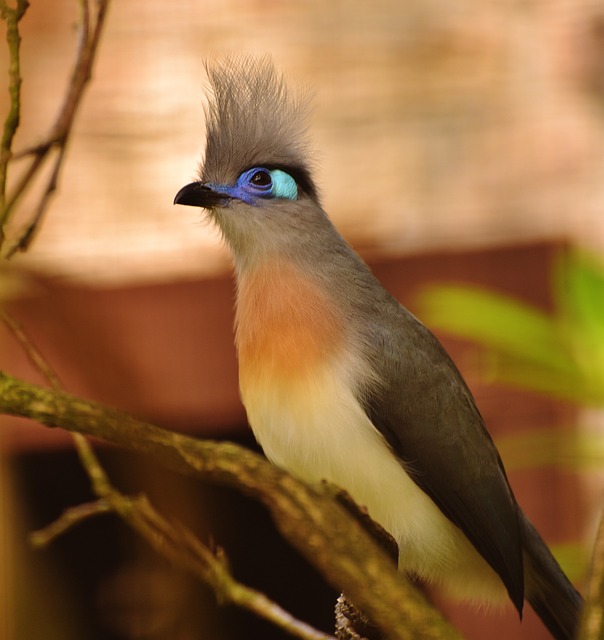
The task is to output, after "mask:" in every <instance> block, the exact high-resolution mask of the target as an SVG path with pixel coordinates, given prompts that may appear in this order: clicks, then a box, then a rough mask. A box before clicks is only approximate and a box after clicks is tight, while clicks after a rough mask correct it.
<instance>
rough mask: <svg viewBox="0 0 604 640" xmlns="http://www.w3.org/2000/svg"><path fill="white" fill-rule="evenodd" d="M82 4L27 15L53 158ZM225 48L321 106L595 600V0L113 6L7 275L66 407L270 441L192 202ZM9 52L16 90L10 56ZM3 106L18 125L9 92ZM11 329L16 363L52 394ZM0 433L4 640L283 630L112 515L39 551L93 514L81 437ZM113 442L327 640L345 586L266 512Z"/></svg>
mask: <svg viewBox="0 0 604 640" xmlns="http://www.w3.org/2000/svg"><path fill="white" fill-rule="evenodd" d="M78 15H79V14H78V3H77V2H76V1H75V0H50V1H49V0H45V1H44V2H42V1H40V0H38V1H36V0H31V6H30V8H29V10H28V12H27V14H26V16H25V18H24V19H23V21H22V23H21V27H22V36H23V42H22V75H23V78H24V83H23V96H22V99H23V103H22V108H23V114H22V124H21V127H20V129H19V131H18V134H17V138H16V143H15V145H14V148H15V150H19V149H23V148H26V147H30V146H32V145H35V144H36V143H38V142H39V141H40V140H42V139H43V138H44V137H45V136H46V135H47V134H48V131H49V129H50V127H51V125H52V123H53V122H54V119H55V118H56V115H57V113H58V111H59V108H60V106H61V103H62V99H63V96H64V94H65V91H66V87H67V83H68V80H69V76H70V73H71V70H72V64H73V61H74V54H75V47H76V24H77V20H78ZM234 52H235V53H236V52H249V53H262V54H264V53H269V54H271V55H272V56H273V58H274V60H275V62H276V64H277V66H278V67H280V68H282V69H283V71H284V72H285V74H286V76H287V77H288V78H290V79H291V82H292V83H293V84H298V85H302V86H306V87H308V88H309V90H311V91H312V92H314V94H315V101H314V104H315V110H314V116H313V121H312V129H311V130H312V137H313V141H314V143H315V146H316V149H317V161H316V179H317V182H318V184H319V185H320V189H321V194H322V199H323V203H324V205H325V208H326V210H327V211H328V213H329V214H330V216H331V217H332V218H333V220H334V222H335V223H336V225H337V226H338V227H339V229H340V230H341V231H342V233H343V234H344V235H345V236H346V238H347V239H348V240H349V241H350V242H351V243H352V244H353V246H354V247H355V248H356V249H357V250H358V251H359V252H360V253H361V255H362V256H363V257H364V258H365V260H366V261H367V262H368V263H369V264H370V266H371V267H372V268H373V269H374V271H375V273H376V275H377V276H378V277H379V278H380V279H381V280H382V282H383V283H384V284H385V285H386V286H387V288H388V289H389V290H390V291H391V292H392V293H393V294H394V295H395V296H397V297H398V298H399V299H400V300H401V301H403V302H404V303H405V304H406V305H407V306H408V307H409V308H411V309H412V311H413V312H414V313H416V314H417V315H419V316H420V317H421V318H422V320H424V322H425V323H426V324H428V326H430V327H431V328H433V329H434V331H435V332H436V333H437V335H438V336H439V338H441V340H443V342H444V343H445V346H446V347H447V348H448V349H449V350H450V352H451V353H452V355H453V357H454V359H455V360H456V362H457V364H458V366H459V367H460V368H461V370H462V372H463V373H464V376H465V377H466V379H467V381H468V383H469V385H470V387H471V388H472V390H473V392H474V394H475V396H476V398H477V402H478V405H479V407H480V409H481V412H482V414H483V416H484V418H485V420H486V422H487V425H488V426H489V429H490V430H491V433H492V434H493V436H494V438H495V440H496V441H497V443H498V444H499V445H500V447H501V451H502V456H503V458H504V462H505V464H506V465H507V467H508V469H509V476H510V481H511V483H512V485H513V487H514V490H515V492H516V494H517V497H518V500H519V502H520V504H521V505H522V507H523V508H524V510H525V511H526V512H527V514H528V515H529V517H530V518H531V519H532V520H533V521H534V522H535V524H536V525H537V527H538V528H539V529H540V531H541V532H542V534H543V535H544V537H545V538H546V540H547V541H548V542H549V543H550V544H551V545H552V546H553V548H554V550H555V551H556V552H557V554H558V555H559V557H560V558H561V560H562V562H563V563H564V566H565V568H566V569H567V571H568V572H569V573H570V574H571V575H572V577H573V579H575V581H576V583H577V585H578V586H579V587H580V588H582V587H583V583H584V578H585V567H586V558H588V556H589V550H590V548H591V544H592V541H593V535H594V531H595V525H596V523H597V521H598V518H599V514H600V509H601V495H602V482H601V480H602V468H603V465H602V460H603V459H604V457H603V456H604V446H603V443H602V440H601V435H600V434H601V431H602V426H604V417H603V413H602V411H601V408H602V406H604V346H603V345H604V275H603V274H604V269H603V268H602V266H601V265H602V263H601V261H600V256H601V255H602V252H603V250H604V216H603V215H602V212H603V211H604V7H602V4H601V3H600V2H596V1H595V0H585V1H582V2H577V1H576V0H555V1H552V2H547V3H546V2H541V1H538V0H533V1H530V0H525V1H521V0H518V1H516V2H489V3H485V2H481V1H480V0H465V1H463V2H457V3H454V5H452V4H451V3H446V2H441V1H439V0H429V1H428V2H426V1H425V0H407V1H405V2H397V1H394V0H378V1H375V2H371V3H367V2H360V1H356V2H355V1H352V0H349V1H348V2H344V1H340V2H330V3H327V2H319V1H318V0H305V1H303V2H286V1H282V2H278V1H275V0H273V1H270V0H264V1H263V2H258V1H255V0H206V1H205V2H202V1H195V0H177V1H173V2H160V1H159V0H121V2H115V3H113V4H112V5H111V6H110V9H109V14H108V18H107V24H106V29H105V32H104V35H103V39H102V42H101V46H100V52H99V57H98V60H97V63H96V65H95V68H94V75H93V80H92V83H91V85H90V87H89V90H88V92H87V94H86V96H85V98H84V102H83V105H82V109H81V112H80V113H79V115H78V118H77V120H76V124H75V130H74V133H73V136H72V140H71V143H70V146H69V150H68V157H67V160H66V164H65V166H64V170H63V171H62V174H61V180H60V185H59V189H58V192H57V194H56V196H55V197H54V199H53V202H52V205H51V208H50V210H49V212H48V214H47V216H46V219H45V220H44V223H43V225H42V227H41V229H40V232H39V234H38V235H37V237H36V240H35V242H34V244H33V245H32V247H31V248H30V250H29V251H28V252H27V253H25V254H21V255H18V256H17V257H15V258H13V259H12V260H11V261H10V266H9V265H6V264H5V265H3V267H2V272H1V274H2V279H1V280H0V283H1V284H2V286H3V288H4V290H3V291H2V295H1V300H2V302H3V303H4V304H5V306H6V307H7V308H8V309H9V310H10V311H11V312H12V314H13V315H14V317H15V318H17V319H18V320H19V321H20V322H21V323H22V324H23V326H24V328H25V330H26V331H27V332H28V334H29V335H30V337H31V338H32V340H33V341H34V342H35V343H36V344H37V345H38V346H39V347H40V349H41V350H42V352H43V353H44V354H45V356H46V358H47V359H48V360H49V362H50V363H51V364H52V366H53V367H54V369H55V370H56V371H57V372H58V374H59V375H60V377H61V379H62V381H63V383H64V385H65V387H66V388H67V389H68V390H69V391H70V392H72V393H75V394H79V395H82V396H84V397H86V398H89V399H93V400H97V401H100V402H103V403H106V404H108V405H111V406H115V407H118V408H120V409H123V410H125V411H129V412H131V413H133V414H134V415H136V416H138V417H140V418H144V419H147V420H150V421H152V422H155V423H157V424H160V425H162V426H166V427H169V428H171V429H175V430H181V431H186V432H188V433H193V434H196V435H199V436H202V437H212V438H225V439H230V440H235V441H238V442H241V443H244V444H246V445H248V446H250V447H254V446H255V445H254V442H253V438H252V436H251V434H250V432H249V429H248V427H247V425H246V420H245V413H244V411H243V408H242V406H241V403H240V401H239V398H238V392H237V365H236V359H235V352H234V348H233V343H232V319H233V286H232V279H231V267H230V262H229V258H228V254H227V252H226V250H225V249H224V247H222V246H221V244H220V242H219V239H218V237H217V234H216V233H215V232H214V231H213V229H212V228H211V227H209V226H208V225H207V224H206V223H205V222H204V221H203V219H202V215H201V211H198V210H195V209H193V208H188V207H177V208H176V207H174V206H173V205H172V201H173V198H174V195H175V194H176V192H177V191H178V189H179V188H180V187H181V186H183V185H184V184H186V183H187V182H189V181H190V180H191V179H193V178H194V177H195V171H196V167H197V164H198V162H199V160H200V158H201V157H202V151H203V146H204V112H203V105H204V100H205V97H204V91H205V77H204V67H203V64H204V60H207V59H211V58H213V57H215V56H220V55H224V54H229V53H234ZM0 62H1V66H0V74H1V75H0V82H5V80H2V78H6V77H7V67H8V55H7V51H6V47H5V45H2V46H0ZM0 109H1V117H2V118H4V114H5V113H6V111H7V109H8V96H7V93H6V91H3V92H1V93H0ZM20 167H21V165H20V164H18V163H15V165H14V166H13V167H12V168H11V174H10V175H9V177H10V178H11V181H12V182H9V193H10V187H11V184H14V181H15V180H16V179H17V178H18V176H19V171H20ZM40 188H41V185H40V184H37V185H34V188H33V189H32V191H31V193H30V194H29V195H28V197H27V198H25V199H24V201H23V202H22V206H20V208H19V210H18V213H17V215H15V217H14V218H13V219H12V221H11V225H10V227H9V228H8V229H7V235H8V237H9V238H10V237H15V236H16V235H17V234H18V233H19V231H20V230H21V229H22V228H23V227H24V226H25V225H26V224H27V222H28V221H29V219H30V216H31V206H30V205H31V203H33V202H35V199H36V197H37V196H38V195H39V189H40ZM453 285H454V286H453ZM0 330H1V331H0V367H1V368H2V369H5V370H7V371H8V372H9V373H11V374H14V375H17V376H20V377H22V378H24V379H27V380H30V381H34V382H39V383H42V382H43V380H42V379H41V378H40V376H39V374H38V373H37V372H35V371H34V370H32V368H31V367H30V365H29V364H28V362H27V360H26V358H25V356H24V355H23V353H22V352H21V350H20V348H19V347H18V346H17V345H16V344H15V343H14V341H13V339H12V338H11V336H10V335H9V334H8V333H7V332H5V331H4V328H0ZM0 420H1V421H2V425H1V428H0V455H1V458H0V460H1V465H0V637H2V638H6V639H7V640H13V639H21V638H28V639H29V638H45V639H52V638H55V637H56V638H62V639H71V638H82V637H86V638H89V639H92V640H95V639H97V638H98V639H101V638H103V639H105V638H108V639H115V640H121V639H124V640H126V639H140V640H159V639H164V638H165V639H167V638H170V639H176V640H179V639H188V638H204V640H205V639H214V638H216V639H221V640H222V639H229V638H256V637H262V638H267V639H270V638H282V637H285V636H284V635H283V634H282V633H279V632H277V631H274V630H273V629H271V628H270V627H268V626H267V625H264V624H263V623H262V622H258V621H256V620H255V619H253V618H251V617H250V616H247V615H245V614H242V613H240V612H238V611H234V610H233V609H231V608H223V607H219V606H217V605H216V603H215V601H214V598H213V596H212V594H211V593H210V592H209V591H208V590H207V589H206V588H205V587H204V586H202V585H199V584H197V583H196V582H195V581H194V580H193V579H192V578H190V577H188V576H186V575H183V574H181V573H179V572H177V571H175V570H173V569H172V568H171V567H170V566H169V565H168V564H167V563H166V562H164V561H162V560H161V559H160V558H158V557H156V556H155V555H154V554H153V553H152V552H151V551H150V550H149V549H148V548H147V547H146V545H145V543H144V542H141V541H139V540H138V539H137V538H135V537H134V536H133V535H131V534H130V533H129V531H127V530H126V527H125V526H124V525H122V524H121V523H120V522H118V521H117V520H114V519H113V518H109V517H107V518H105V519H97V520H95V521H90V522H87V523H86V524H84V525H81V526H80V527H78V528H76V529H74V530H72V531H70V532H69V533H68V534H67V535H66V536H64V537H63V538H62V539H60V540H59V541H58V542H56V543H55V544H53V545H52V546H51V548H49V549H48V550H44V551H33V550H32V549H31V548H30V547H29V545H28V542H27V539H26V536H27V533H28V532H29V531H31V530H33V529H35V528H38V527H41V526H43V525H45V524H47V523H48V522H50V521H51V520H53V519H54V518H55V517H56V516H57V515H58V514H59V513H60V512H61V511H62V510H63V509H64V508H66V507H68V506H71V505H73V504H77V503H79V502H82V501H86V500H89V499H91V494H90V490H89V487H88V482H87V480H86V478H85V475H84V473H83V471H82V470H81V469H80V467H79V465H78V462H77V458H76V456H75V454H74V452H73V449H72V446H71V443H70V440H69V438H68V437H67V436H66V435H65V434H63V433H61V432H58V431H51V430H49V429H45V428H43V427H41V426H38V425H35V424H29V423H25V422H24V421H18V420H12V419H8V418H6V417H4V416H0ZM100 452H101V456H102V459H103V461H104V462H105V464H106V466H107V468H108V470H109V472H110V474H111V476H112V478H113V479H114V481H115V483H116V484H117V486H118V487H120V488H123V489H124V490H125V491H133V492H134V491H136V492H138V491H145V492H146V493H148V494H149V495H150V497H151V499H152V500H153V501H154V502H155V503H156V504H157V505H158V506H159V507H160V508H162V509H163V510H164V512H166V513H168V514H170V515H173V516H176V517H179V518H181V519H182V520H184V521H186V522H187V523H188V524H189V525H190V526H192V527H193V528H194V529H195V530H196V532H198V533H199V535H200V536H201V537H202V538H204V539H212V540H214V541H215V542H216V544H218V545H220V546H223V547H224V548H225V550H226V553H227V555H228V557H229V558H230V559H231V564H232V567H233V571H234V573H235V575H236V576H237V577H239V578H240V579H241V580H243V581H244V582H246V583H248V584H251V585H253V586H255V587H257V588H259V589H261V590H264V591H265V592H267V593H268V595H269V596H271V597H272V598H274V599H275V600H277V601H278V602H279V603H280V604H282V605H283V606H285V607H286V608H288V609H289V610H290V611H292V612H293V613H295V614H296V615H298V616H300V617H302V618H304V619H306V620H308V621H310V622H311V623H313V624H315V625H317V626H319V627H321V628H323V629H325V630H327V631H330V630H331V629H332V628H333V623H332V618H333V616H332V610H333V604H334V600H335V594H334V593H333V591H332V590H331V589H330V588H329V587H328V586H327V585H325V584H324V583H323V582H322V581H321V579H320V577H319V576H318V575H317V574H316V573H315V572H314V571H313V570H312V568H310V567H308V566H307V565H306V564H305V563H304V562H303V561H302V560H301V559H300V558H299V557H298V556H297V555H296V554H295V553H294V552H293V551H292V550H291V549H289V548H288V547H287V545H286V544H284V543H282V542H280V541H279V539H278V536H277V535H276V533H275V532H274V530H273V528H272V525H271V523H270V521H269V519H268V518H267V516H266V514H265V513H264V512H263V511H262V509H261V508H259V507H258V506H257V505H255V504H253V503H250V502H249V501H247V500H245V499H244V498H242V497H241V496H239V495H237V494H235V493H233V492H230V491H227V490H225V489H221V488H217V487H211V486H200V485H199V484H197V483H191V482H188V481H185V480H184V479H182V478H179V477H176V476H172V475H170V474H168V473H167V472H164V471H163V470H158V469H157V468H156V467H155V466H154V465H152V464H151V463H150V462H149V461H148V460H145V459H143V458H138V457H135V456H132V455H127V454H125V453H121V452H116V451H114V450H112V449H109V448H107V447H101V450H100ZM442 604H443V606H444V607H446V610H447V612H448V614H449V615H450V616H451V617H452V619H453V621H454V622H455V623H456V624H457V625H458V626H459V628H460V629H461V630H462V631H463V633H465V634H466V637H468V638H476V639H478V638H484V637H490V638H512V637H513V638H526V639H528V638H531V639H539V638H546V637H548V636H547V634H546V633H545V631H544V630H543V629H542V627H541V625H540V623H539V622H538V621H537V620H536V619H535V617H534V616H533V615H532V612H529V611H527V613H526V616H525V621H524V623H523V624H522V625H520V624H519V623H518V621H517V617H516V616H515V615H514V612H513V611H512V610H511V607H509V608H508V609H506V610H504V611H501V612H499V611H495V612H494V611H476V610H475V609H473V608H471V607H453V606H451V605H450V603H442ZM487 634H488V635H487Z"/></svg>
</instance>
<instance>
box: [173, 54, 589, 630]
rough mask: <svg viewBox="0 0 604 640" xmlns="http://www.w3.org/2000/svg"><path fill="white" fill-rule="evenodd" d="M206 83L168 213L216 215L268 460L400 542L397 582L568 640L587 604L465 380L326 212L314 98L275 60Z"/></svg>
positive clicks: (255, 61) (238, 60) (256, 60)
mask: <svg viewBox="0 0 604 640" xmlns="http://www.w3.org/2000/svg"><path fill="white" fill-rule="evenodd" d="M206 71H207V76H208V91H207V93H208V103H207V105H206V145H205V155H204V158H203V160H202V162H201V163H200V166H199V171H198V175H197V176H196V178H197V179H196V180H194V181H193V182H191V183H189V184H187V185H186V186H184V187H183V188H182V189H180V191H178V193H177V194H176V197H175V199H174V203H175V204H180V205H188V206H196V207H201V208H203V209H205V210H206V215H207V217H208V218H209V220H210V221H211V222H212V223H214V225H216V227H217V228H218V230H219V231H220V234H221V236H222V238H223V240H224V242H225V243H226V245H227V246H228V248H229V249H230V252H231V254H232V258H233V264H234V273H235V281H236V303H235V323H234V324H235V327H234V339H235V345H236V349H237V358H238V368H239V389H240V395H241V399H242V402H243V405H244V406H245V410H246V413H247V418H248V422H249V424H250V426H251V429H252V431H253V433H254V436H255V438H256V440H257V441H258V443H259V444H260V446H261V448H262V449H263V451H264V453H265V455H266V457H267V458H268V459H269V460H270V461H271V462H272V463H274V464H276V465H277V466H279V467H281V468H283V469H285V470H286V471H288V472H290V473H291V474H292V475H293V476H295V477H297V478H299V479H301V480H303V481H307V482H320V481H324V480H326V481H329V482H331V483H334V484H336V485H339V486H340V487H342V488H343V489H345V490H346V491H347V492H348V493H349V494H350V495H351V496H352V498H353V499H354V500H355V501H356V502H357V503H358V504H359V505H362V506H364V507H365V508H366V509H367V511H368V513H369V515H370V516H371V518H372V519H374V520H375V521H376V522H378V523H379V524H380V525H381V526H382V527H383V528H384V529H385V530H386V531H387V532H388V533H390V534H391V535H392V537H393V538H394V539H395V540H396V542H397V544H398V548H399V553H398V567H399V570H400V571H402V572H404V573H405V574H407V575H409V576H412V577H414V578H419V579H421V580H422V581H424V582H425V583H427V584H430V585H433V586H434V587H435V588H437V589H440V590H441V591H442V592H443V593H445V594H447V593H448V594H449V595H450V596H452V597H454V598H456V599H462V600H467V601H470V602H475V603H477V604H481V603H487V604H497V603H502V602H505V601H506V597H507V598H509V600H511V602H512V604H513V606H514V607H515V608H516V610H517V612H518V614H519V616H520V617H521V618H522V612H523V605H524V601H525V598H526V599H527V600H528V602H529V603H530V604H531V605H532V607H533V608H534V610H535V611H536V613H537V614H538V616H539V617H540V618H541V619H542V621H543V622H544V624H545V625H546V627H547V628H548V629H549V631H550V633H551V634H552V635H553V637H554V638H556V639H557V640H570V639H571V638H573V636H574V634H575V632H576V629H577V626H578V620H579V616H580V610H581V606H582V598H581V596H580V595H579V593H578V592H577V591H576V590H575V588H574V587H573V586H572V584H571V583H570V581H569V580H568V579H567V577H566V575H565V574H564V572H563V571H562V569H561V568H560V566H559V565H558V563H557V561H556V560H555V559H554V557H553V555H552V554H551V552H550V550H549V549H548V547H547V546H546V544H545V542H544V541H543V539H542V538H541V536H540V535H539V533H538V532H537V530H536V529H535V528H534V526H533V525H532V524H531V523H530V522H529V520H528V519H527V517H526V516H525V515H524V513H523V512H522V510H521V509H520V507H519V505H518V503H517V501H516V498H515V496H514V493H513V491H512V489H511V487H510V484H509V482H508V479H507V476H506V472H505V469H504V466H503V463H502V461H501V458H500V456H499V454H498V451H497V449H496V447H495V444H494V442H493V440H492V438H491V436H490V435H489V433H488V431H487V429H486V426H485V423H484V421H483V418H482V417H481V414H480V412H479V410H478V408H477V406H476V403H475V400H474V398H473V396H472V394H471V392H470V390H469V388H468V386H467V384H466V383H465V381H464V379H463V378H462V375H461V374H460V372H459V370H458V369H457V367H456V365H455V364H454V363H453V361H452V359H451V358H450V356H449V355H448V354H447V352H446V351H445V349H444V347H443V346H442V345H441V344H440V342H439V341H438V339H437V338H436V337H435V336H434V335H433V334H432V333H431V332H430V331H429V330H428V329H427V328H426V327H425V326H424V325H423V324H422V323H421V322H420V321H419V320H418V319H417V318H416V317H415V316H414V315H413V314H412V313H411V312H410V311H408V310H407V309H406V308H405V307H404V306H403V305H402V304H401V303H400V302H399V301H398V300H396V299H395V298H394V297H393V296H392V295H391V294H390V293H389V292H388V291H387V290H386V289H385V288H384V287H383V286H382V284H381V283H380V282H379V280H378V279H377V278H376V277H375V276H374V274H373V273H372V272H371V270H370V269H369V267H368V266H367V265H366V263H365V262H364V261H363V260H362V259H361V258H360V257H359V255H358V254H357V253H356V252H355V251H354V250H353V248H352V247H351V245H350V244H349V243H348V242H347V241H346V240H345V239H344V237H343V236H342V235H341V234H340V232H339V231H338V230H337V229H336V227H335V226H334V224H333V223H332V221H331V220H330V218H329V217H328V215H327V213H326V212H325V211H324V209H323V207H322V205H321V198H320V195H319V190H318V188H317V185H316V183H315V180H314V177H313V170H314V162H315V161H314V149H313V147H312V144H311V142H310V136H309V120H310V113H311V100H310V99H309V97H308V92H306V91H304V90H300V89H299V88H294V89H292V88H291V86H290V85H289V83H288V82H287V81H286V80H285V76H284V74H283V73H282V72H280V71H279V70H278V69H277V68H276V67H275V64H274V62H273V60H272V58H271V57H270V56H259V57H258V56H247V55H241V56H230V57H226V58H222V59H218V60H214V61H210V62H207V63H206ZM352 189H353V191H354V189H363V190H364V189H371V180H370V179H369V180H368V181H367V183H365V184H356V185H353V186H352ZM369 215H370V214H369Z"/></svg>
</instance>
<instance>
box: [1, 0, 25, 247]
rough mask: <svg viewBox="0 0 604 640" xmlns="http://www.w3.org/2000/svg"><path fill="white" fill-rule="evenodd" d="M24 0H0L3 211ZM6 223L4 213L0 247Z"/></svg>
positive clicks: (17, 105) (17, 107) (17, 101)
mask: <svg viewBox="0 0 604 640" xmlns="http://www.w3.org/2000/svg"><path fill="white" fill-rule="evenodd" d="M28 6H29V5H28V2H27V0H17V5H16V7H15V8H14V9H13V8H11V7H9V6H8V5H7V3H6V0H0V17H2V19H3V20H4V21H5V22H6V42H7V44H8V53H9V62H8V93H9V96H10V107H9V110H8V114H7V115H6V119H5V120H4V129H3V131H2V140H1V141H0V210H3V209H4V203H5V200H6V178H7V172H8V163H9V161H10V158H11V149H12V145H13V138H14V137H15V133H16V132H17V129H18V128H19V121H20V119H21V82H22V79H21V56H20V50H21V34H20V33H19V22H20V21H21V18H22V17H23V16H24V15H25V12H26V11H27V7H28ZM5 222H6V215H5V213H4V211H3V212H2V215H1V216H0V244H1V241H2V238H3V236H2V230H3V228H4V224H5Z"/></svg>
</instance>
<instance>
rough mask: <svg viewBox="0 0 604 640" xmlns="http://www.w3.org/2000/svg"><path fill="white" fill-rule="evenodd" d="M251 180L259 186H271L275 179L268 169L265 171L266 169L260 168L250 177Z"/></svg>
mask: <svg viewBox="0 0 604 640" xmlns="http://www.w3.org/2000/svg"><path fill="white" fill-rule="evenodd" d="M250 182H251V183H252V184H253V185H255V186H257V187H270V186H271V184H272V182H273V180H272V178H271V174H270V173H269V172H268V171H264V169H260V170H259V171H256V173H254V175H253V176H252V177H251V178H250Z"/></svg>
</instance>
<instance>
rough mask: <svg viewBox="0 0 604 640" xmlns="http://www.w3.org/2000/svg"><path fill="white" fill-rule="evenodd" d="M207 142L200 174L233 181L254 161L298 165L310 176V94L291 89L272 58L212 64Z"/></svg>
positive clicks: (215, 180) (207, 179) (206, 179)
mask: <svg viewBox="0 0 604 640" xmlns="http://www.w3.org/2000/svg"><path fill="white" fill-rule="evenodd" d="M206 68H207V73H208V77H209V81H210V95H209V106H208V109H207V113H206V115H207V121H206V128H207V144H206V153H205V160H204V162H203V166H202V168H201V171H200V173H201V179H202V181H203V182H213V183H218V184H232V183H234V182H235V180H236V179H237V177H238V176H239V175H240V173H241V172H242V171H243V170H245V169H249V168H251V167H254V166H269V167H271V166H277V167H287V168H291V169H295V170H298V171H299V172H301V173H302V174H303V175H304V176H305V177H306V178H307V179H309V171H310V167H309V155H310V154H309V148H308V141H307V129H308V116H309V109H308V102H309V101H308V99H307V98H306V97H304V96H301V95H300V94H298V93H291V92H289V91H288V89H287V87H286V85H285V82H284V80H283V76H282V75H281V74H280V73H278V72H277V71H276V70H275V67H274V66H273V63H272V61H271V59H270V58H269V57H263V58H254V57H241V58H227V59H225V60H222V61H219V62H216V63H209V64H208V65H207V66H206Z"/></svg>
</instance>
